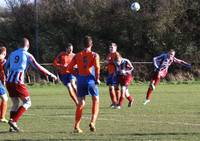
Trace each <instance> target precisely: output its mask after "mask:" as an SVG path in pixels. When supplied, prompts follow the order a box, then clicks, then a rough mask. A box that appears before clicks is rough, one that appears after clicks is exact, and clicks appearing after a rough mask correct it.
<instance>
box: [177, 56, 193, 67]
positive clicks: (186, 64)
mask: <svg viewBox="0 0 200 141" xmlns="http://www.w3.org/2000/svg"><path fill="white" fill-rule="evenodd" d="M174 63H177V64H181V65H183V66H185V67H187V68H191V67H192V66H191V64H189V63H187V62H185V61H183V60H181V59H177V58H175V57H174Z"/></svg>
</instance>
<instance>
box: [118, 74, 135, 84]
mask: <svg viewBox="0 0 200 141" xmlns="http://www.w3.org/2000/svg"><path fill="white" fill-rule="evenodd" d="M132 80H133V76H132V75H131V74H128V75H119V84H120V85H121V86H129V85H130V84H131V82H132Z"/></svg>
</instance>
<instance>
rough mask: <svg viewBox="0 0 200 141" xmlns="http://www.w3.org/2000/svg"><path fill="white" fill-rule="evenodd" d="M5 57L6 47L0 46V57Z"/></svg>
mask: <svg viewBox="0 0 200 141" xmlns="http://www.w3.org/2000/svg"><path fill="white" fill-rule="evenodd" d="M5 57H6V48H5V47H4V46H0V59H4V58H5Z"/></svg>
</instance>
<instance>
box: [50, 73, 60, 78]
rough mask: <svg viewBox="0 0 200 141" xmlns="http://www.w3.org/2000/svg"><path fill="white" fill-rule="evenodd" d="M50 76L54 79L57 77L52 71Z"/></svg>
mask: <svg viewBox="0 0 200 141" xmlns="http://www.w3.org/2000/svg"><path fill="white" fill-rule="evenodd" d="M50 77H51V78H53V79H54V80H57V79H58V78H57V77H56V76H55V75H54V74H53V73H51V74H50Z"/></svg>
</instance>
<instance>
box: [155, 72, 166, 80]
mask: <svg viewBox="0 0 200 141" xmlns="http://www.w3.org/2000/svg"><path fill="white" fill-rule="evenodd" d="M166 75H167V70H162V71H159V72H153V75H152V79H153V80H156V79H158V78H159V79H160V78H165V76H166Z"/></svg>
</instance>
